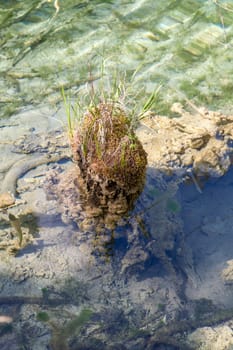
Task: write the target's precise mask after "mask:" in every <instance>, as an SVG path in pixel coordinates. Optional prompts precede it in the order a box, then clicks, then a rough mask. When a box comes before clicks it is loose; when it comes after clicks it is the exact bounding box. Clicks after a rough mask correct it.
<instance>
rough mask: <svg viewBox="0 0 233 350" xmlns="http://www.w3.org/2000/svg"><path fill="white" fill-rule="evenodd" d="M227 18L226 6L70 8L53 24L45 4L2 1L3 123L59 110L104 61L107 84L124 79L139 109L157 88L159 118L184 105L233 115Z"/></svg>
mask: <svg viewBox="0 0 233 350" xmlns="http://www.w3.org/2000/svg"><path fill="white" fill-rule="evenodd" d="M232 17H233V8H232V2H231V1H221V2H218V1H216V2H215V1H212V0H209V1H203V0H202V1H201V0H199V1H198V0H195V1H185V0H184V1H162V2H160V1H151V0H147V1H146V0H145V1H136V2H135V1H73V0H71V1H68V0H67V1H60V11H59V12H58V14H57V15H56V16H55V8H54V7H53V4H52V3H48V2H46V1H31V0H25V1H17V2H15V1H9V2H7V5H6V2H5V1H1V2H0V37H1V41H0V46H1V61H0V72H1V80H0V90H1V100H0V102H1V115H2V116H4V115H7V114H10V113H12V112H13V111H14V110H16V109H17V108H21V107H23V106H26V105H30V104H38V103H50V104H52V105H54V106H56V104H57V103H59V102H60V100H61V97H60V89H61V86H64V87H65V88H67V89H72V92H73V94H74V93H75V92H77V90H78V88H79V87H80V86H82V85H83V84H84V83H85V82H86V81H87V80H88V78H89V76H90V72H91V74H92V75H93V76H94V77H99V76H100V75H101V72H100V70H101V66H102V64H103V60H104V65H105V73H106V75H107V76H108V77H109V79H111V77H113V76H114V74H115V71H116V70H117V71H118V72H119V71H120V72H123V73H125V74H126V79H125V80H126V84H131V85H132V90H133V91H135V95H136V94H137V95H138V96H137V98H138V100H139V102H140V103H142V102H143V101H144V98H145V94H149V93H151V92H152V91H153V90H154V89H156V87H158V85H159V84H162V85H163V88H162V89H161V91H160V97H159V101H157V102H158V104H157V111H158V112H159V113H162V112H167V113H168V111H169V109H170V106H171V104H172V103H173V102H174V101H177V100H179V101H184V100H185V98H188V99H192V100H193V101H194V102H195V103H197V104H198V105H199V104H204V105H207V106H212V107H214V108H217V107H219V108H225V109H227V108H230V100H231V90H232V82H231V79H230V77H231V75H232V64H231V62H232V40H233V39H232V38H233V29H232ZM136 71H137V74H136V75H135V77H134V79H133V82H131V80H130V79H131V77H132V75H133V74H134V73H135V72H136ZM138 91H140V93H139V94H138Z"/></svg>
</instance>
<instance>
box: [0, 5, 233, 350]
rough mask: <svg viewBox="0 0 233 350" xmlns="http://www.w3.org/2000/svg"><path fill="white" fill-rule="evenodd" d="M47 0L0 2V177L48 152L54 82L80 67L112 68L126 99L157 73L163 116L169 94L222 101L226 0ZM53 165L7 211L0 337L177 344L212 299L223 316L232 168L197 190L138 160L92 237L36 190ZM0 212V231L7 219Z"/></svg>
mask: <svg viewBox="0 0 233 350" xmlns="http://www.w3.org/2000/svg"><path fill="white" fill-rule="evenodd" d="M59 5H60V9H59V11H58V12H57V13H56V9H55V8H54V6H53V3H52V2H50V3H49V2H46V1H39V0H36V1H33V0H30V1H29V0H25V1H7V4H6V2H5V1H0V47H1V52H0V72H1V76H0V92H1V94H0V96H1V97H0V115H1V129H0V130H1V145H0V146H1V157H2V160H1V180H3V177H4V173H5V172H6V171H8V169H9V168H10V167H11V166H12V165H13V164H14V163H16V162H17V161H18V160H19V159H20V158H22V157H24V156H25V153H26V154H27V153H32V156H33V152H35V151H36V152H39V153H40V152H41V153H42V154H43V152H47V151H49V152H50V153H52V152H53V151H54V149H55V148H53V147H54V146H53V145H54V144H55V143H57V142H59V141H58V140H59V139H60V137H61V136H62V135H61V133H60V132H61V129H63V126H64V119H65V118H64V108H63V101H62V97H61V88H62V87H64V89H65V91H66V93H67V95H69V94H70V95H71V96H74V97H77V96H79V93H80V91H82V92H83V91H84V93H86V91H90V88H91V84H90V83H89V86H88V87H86V84H87V82H90V80H93V81H94V88H95V89H98V88H99V87H100V86H101V85H99V84H101V80H104V83H105V84H106V85H105V86H108V84H111V83H112V82H113V81H114V76H115V75H116V74H117V75H118V76H119V77H120V79H122V81H123V82H124V84H125V85H126V87H127V94H128V96H127V100H128V101H129V105H130V104H133V102H132V101H134V100H137V110H140V108H141V106H142V105H143V104H144V103H145V101H146V100H147V98H148V97H149V96H150V94H151V93H152V92H153V91H154V90H156V89H157V88H158V87H159V86H161V88H160V90H159V95H158V98H157V100H156V105H155V111H156V113H158V114H166V115H169V116H173V115H174V113H173V112H171V111H170V108H171V106H172V104H173V103H174V102H181V103H182V104H183V105H187V101H192V102H193V103H194V104H195V105H196V106H201V105H204V106H207V107H208V108H211V109H218V110H222V111H224V112H231V110H232V79H231V76H232V73H233V72H232V70H233V68H232V59H233V57H232V55H233V53H232V52H233V50H232V42H233V26H232V23H233V22H232V20H233V3H232V1H230V0H229V1H211V0H209V1H203V0H199V1H198V0H194V1H191V0H190V1H187V0H186V1H185V0H184V1H172V0H171V1H168V0H166V1H165V0H164V1H152V0H138V1H136V2H135V1H130V0H128V1H125V0H112V1H75V0H66V1H59ZM103 67H104V72H103V71H102V68H103ZM103 76H104V79H103ZM55 131H56V132H55ZM65 146H66V145H62V144H61V145H60V144H59V147H60V149H62V150H63V148H65ZM29 156H30V154H29ZM26 157H28V156H27V155H26ZM69 165H70V162H69V161H63V162H60V163H59V169H60V170H64V169H67V168H68V167H69ZM53 167H54V168H56V165H53V164H50V165H49V166H47V165H42V166H41V167H37V168H36V169H34V170H31V171H30V172H27V173H26V175H25V176H24V178H21V179H20V180H19V181H18V190H19V198H20V200H22V201H25V203H22V204H20V205H19V206H16V207H15V208H13V209H12V212H13V213H14V215H16V216H19V217H20V218H21V222H22V227H23V229H24V230H25V232H28V231H27V230H29V231H30V232H29V234H30V233H31V234H32V236H33V239H34V241H33V243H32V244H29V245H27V246H26V247H25V248H24V249H23V250H22V251H21V252H20V253H19V254H18V256H17V257H16V258H14V257H12V256H9V254H6V252H5V251H4V250H3V251H2V255H1V259H2V260H1V272H0V274H1V283H0V314H1V315H8V316H11V317H13V323H10V324H8V325H7V324H5V323H3V324H0V335H1V337H0V344H1V348H2V349H12V350H16V349H30V350H37V349H40V350H43V349H48V348H49V349H52V350H59V349H63V350H64V349H71V350H73V349H89V350H94V349H106V350H110V349H124V350H125V349H127V350H128V349H129V350H131V349H132V350H136V349H138V350H141V349H151V350H152V349H179V348H182V346H183V348H184V349H188V347H189V346H190V343H189V342H188V341H187V339H186V338H185V336H184V335H185V334H186V333H189V332H191V330H193V329H195V328H197V327H198V326H208V325H213V324H215V323H216V320H219V321H220V320H221V317H222V318H223V319H224V320H225V319H227V316H228V314H226V312H225V314H224V315H223V316H221V315H222V314H220V313H218V308H219V307H223V309H224V308H226V309H227V310H228V312H229V316H228V317H229V318H231V317H232V315H231V312H232V311H231V310H232V307H233V305H232V290H231V285H230V286H229V285H228V286H226V285H223V283H222V282H221V276H220V275H221V271H222V270H223V269H224V268H226V261H230V260H231V258H232V252H231V246H232V244H231V243H232V238H231V237H232V225H231V216H232V204H231V198H232V193H231V191H232V172H229V173H227V174H226V175H225V176H224V177H222V178H220V179H218V180H216V181H215V182H214V181H213V180H211V181H212V182H211V181H210V183H209V184H208V185H205V187H204V190H203V193H200V192H198V190H197V187H196V186H195V185H194V184H193V183H192V184H191V185H187V184H182V185H180V184H179V183H178V182H177V181H176V180H175V179H172V178H166V179H165V178H164V177H162V176H161V174H158V173H157V171H156V170H155V169H154V168H153V167H151V166H150V167H148V175H147V182H146V186H145V190H144V192H143V194H142V196H141V197H140V199H139V201H138V203H137V205H136V208H135V211H134V212H133V213H132V215H131V218H130V219H129V220H128V221H127V222H125V224H124V225H123V226H120V227H119V228H118V229H117V230H116V232H115V233H114V242H113V244H112V246H111V245H108V246H107V247H106V249H105V250H103V249H102V248H103V247H102V242H101V239H100V238H99V237H98V235H97V236H95V237H93V235H91V234H89V235H86V236H84V235H80V233H79V232H78V231H77V229H76V228H75V227H74V226H73V224H72V223H69V222H68V223H66V224H64V223H63V222H62V221H61V218H60V215H59V214H58V211H59V210H58V204H57V203H56V202H54V201H48V200H47V199H46V198H45V193H44V189H43V187H44V182H45V174H46V172H47V171H48V170H51V169H52V168H53ZM200 187H202V184H200ZM216 213H217V215H216ZM1 215H2V216H1V241H5V240H9V239H11V237H10V233H9V232H11V227H10V224H9V221H8V219H7V214H6V213H4V212H3V213H2V212H1ZM30 237H31V236H30ZM219 247H221V249H220V248H219ZM101 249H102V250H101ZM192 249H193V252H194V254H191V253H190V251H191V250H192ZM224 310H225V309H224ZM210 311H212V313H211V312H210ZM214 317H215V319H216V320H214ZM224 317H225V318H224ZM185 332H186V333H185ZM226 339H227V337H226ZM226 339H225V340H226ZM197 348H198V346H197ZM198 349H199V348H198Z"/></svg>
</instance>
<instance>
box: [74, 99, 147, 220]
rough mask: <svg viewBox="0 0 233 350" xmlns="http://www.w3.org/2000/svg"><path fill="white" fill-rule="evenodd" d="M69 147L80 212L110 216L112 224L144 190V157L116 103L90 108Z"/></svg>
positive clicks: (142, 150) (128, 122) (129, 124)
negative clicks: (81, 205) (76, 173)
mask: <svg viewBox="0 0 233 350" xmlns="http://www.w3.org/2000/svg"><path fill="white" fill-rule="evenodd" d="M71 146H72V151H73V158H74V160H75V161H76V164H77V166H78V168H79V179H78V183H79V185H80V186H79V187H80V190H81V191H82V194H83V198H84V210H86V211H87V212H91V213H93V210H94V211H95V208H98V213H99V214H100V216H104V217H106V216H108V214H109V213H110V215H111V217H114V221H115V220H116V219H117V217H118V219H119V215H123V214H125V213H126V212H127V211H129V210H130V209H132V207H133V203H134V201H135V199H136V198H137V197H138V195H139V194H140V193H141V191H142V189H143V186H144V182H145V173H146V165H147V155H146V152H145V151H144V149H143V147H142V144H141V143H140V141H139V140H138V139H137V137H136V135H135V133H134V131H133V129H132V127H131V123H130V119H129V118H128V117H127V115H126V113H125V111H124V110H123V108H121V107H120V106H119V105H118V104H116V103H100V104H98V105H97V106H95V107H93V108H90V109H89V110H88V111H87V112H86V114H85V115H84V117H83V119H82V123H81V125H79V126H78V128H77V130H76V131H75V132H74V136H73V138H72V142H71ZM90 216H91V215H90ZM98 216H99V215H98ZM108 221H109V219H107V222H108Z"/></svg>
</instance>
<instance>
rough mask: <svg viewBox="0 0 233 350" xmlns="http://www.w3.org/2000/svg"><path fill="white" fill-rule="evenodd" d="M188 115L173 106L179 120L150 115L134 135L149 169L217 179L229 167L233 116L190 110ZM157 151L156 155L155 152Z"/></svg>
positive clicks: (205, 110)
mask: <svg viewBox="0 0 233 350" xmlns="http://www.w3.org/2000/svg"><path fill="white" fill-rule="evenodd" d="M193 109H194V113H190V112H187V111H185V110H184V109H183V107H182V106H181V105H180V104H178V103H176V104H174V105H173V108H172V111H173V112H174V113H176V114H180V117H176V118H168V117H165V116H158V115H154V116H153V115H152V116H151V115H150V116H149V117H146V118H144V119H143V120H142V124H143V126H144V127H146V132H145V128H144V127H143V128H141V129H139V130H138V132H137V135H138V137H139V139H140V140H141V141H142V143H143V146H144V148H145V150H146V152H147V153H148V162H149V164H150V165H152V166H153V167H155V168H156V169H159V170H160V171H162V172H164V173H167V174H176V175H184V174H186V173H187V172H189V171H190V170H191V171H193V173H194V174H195V175H196V176H212V177H220V176H222V175H224V174H225V173H226V171H227V170H228V169H229V167H230V166H231V164H232V153H233V148H232V143H233V131H232V130H233V127H232V126H233V116H227V115H224V114H222V113H220V112H215V111H209V110H207V109H205V108H197V107H195V106H193ZM155 150H156V151H155Z"/></svg>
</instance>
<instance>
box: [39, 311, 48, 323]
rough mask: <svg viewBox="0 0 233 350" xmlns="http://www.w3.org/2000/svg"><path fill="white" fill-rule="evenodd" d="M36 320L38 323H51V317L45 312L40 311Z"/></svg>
mask: <svg viewBox="0 0 233 350" xmlns="http://www.w3.org/2000/svg"><path fill="white" fill-rule="evenodd" d="M36 318H37V320H38V321H41V322H48V321H49V315H48V314H47V312H45V311H40V312H38V313H37V315H36Z"/></svg>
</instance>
